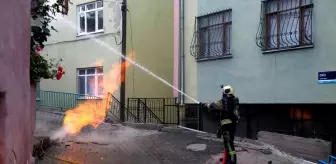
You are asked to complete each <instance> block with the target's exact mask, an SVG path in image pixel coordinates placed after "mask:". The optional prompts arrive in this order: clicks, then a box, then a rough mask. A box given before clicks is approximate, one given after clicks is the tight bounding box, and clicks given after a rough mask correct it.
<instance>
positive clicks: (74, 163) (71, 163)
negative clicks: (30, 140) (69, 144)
mask: <svg viewBox="0 0 336 164" xmlns="http://www.w3.org/2000/svg"><path fill="white" fill-rule="evenodd" d="M36 138H37V139H39V140H40V141H41V151H42V153H43V154H44V155H46V156H47V157H49V158H53V159H55V160H58V161H63V162H66V163H70V164H81V163H77V162H73V161H70V160H66V159H62V158H59V157H55V156H52V155H49V154H47V153H46V152H45V151H44V149H43V140H44V139H42V138H39V137H36Z"/></svg>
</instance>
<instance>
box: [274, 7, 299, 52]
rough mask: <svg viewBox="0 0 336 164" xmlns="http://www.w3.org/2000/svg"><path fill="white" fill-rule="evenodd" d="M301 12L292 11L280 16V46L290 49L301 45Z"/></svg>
mask: <svg viewBox="0 0 336 164" xmlns="http://www.w3.org/2000/svg"><path fill="white" fill-rule="evenodd" d="M299 12H300V11H299V10H298V9H297V10H292V11H286V12H282V13H281V14H280V29H279V30H280V31H279V46H280V47H289V46H296V45H299V43H300V42H299V41H300V24H299V22H300V15H299V14H298V13H299Z"/></svg>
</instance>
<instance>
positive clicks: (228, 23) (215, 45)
mask: <svg viewBox="0 0 336 164" xmlns="http://www.w3.org/2000/svg"><path fill="white" fill-rule="evenodd" d="M231 15H232V10H231V9H229V10H224V11H220V12H216V13H212V14H208V15H204V16H199V17H196V19H195V30H194V31H195V32H194V35H193V39H192V43H191V46H190V48H191V50H190V52H191V54H192V55H193V56H194V57H195V58H196V59H198V60H201V59H211V58H220V57H227V56H230V55H231V31H232V20H231V17H232V16H231Z"/></svg>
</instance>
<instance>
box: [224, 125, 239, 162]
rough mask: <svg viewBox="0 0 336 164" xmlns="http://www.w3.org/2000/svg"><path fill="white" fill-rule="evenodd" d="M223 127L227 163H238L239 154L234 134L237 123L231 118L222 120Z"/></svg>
mask: <svg viewBox="0 0 336 164" xmlns="http://www.w3.org/2000/svg"><path fill="white" fill-rule="evenodd" d="M221 128H222V133H223V139H224V149H225V150H226V151H225V152H226V153H227V154H226V164H236V163H237V155H236V149H235V147H234V135H235V132H236V123H235V122H233V121H231V120H230V119H224V120H222V121H221Z"/></svg>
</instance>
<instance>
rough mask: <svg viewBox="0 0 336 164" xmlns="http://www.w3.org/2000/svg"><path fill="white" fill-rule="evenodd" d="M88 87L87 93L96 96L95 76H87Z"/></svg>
mask: <svg viewBox="0 0 336 164" xmlns="http://www.w3.org/2000/svg"><path fill="white" fill-rule="evenodd" d="M86 87H87V88H86V89H87V94H88V95H90V96H94V93H95V77H94V76H87V81H86Z"/></svg>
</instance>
